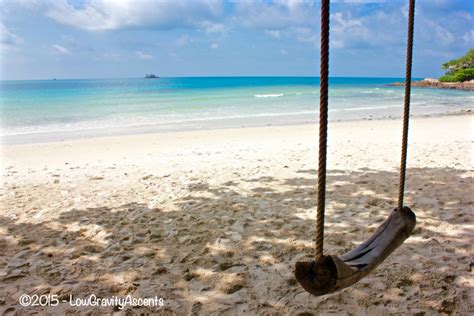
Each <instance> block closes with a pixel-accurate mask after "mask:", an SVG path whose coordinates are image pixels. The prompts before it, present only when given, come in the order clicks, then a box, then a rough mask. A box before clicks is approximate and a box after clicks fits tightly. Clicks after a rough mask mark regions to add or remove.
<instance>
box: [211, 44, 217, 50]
mask: <svg viewBox="0 0 474 316" xmlns="http://www.w3.org/2000/svg"><path fill="white" fill-rule="evenodd" d="M211 48H212V49H217V48H219V44H217V43H212V44H211Z"/></svg>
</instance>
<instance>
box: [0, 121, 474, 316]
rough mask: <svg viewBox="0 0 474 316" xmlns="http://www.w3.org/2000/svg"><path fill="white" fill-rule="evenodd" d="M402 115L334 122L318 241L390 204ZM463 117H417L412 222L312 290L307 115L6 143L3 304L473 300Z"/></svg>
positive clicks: (473, 236) (378, 310) (312, 198)
mask: <svg viewBox="0 0 474 316" xmlns="http://www.w3.org/2000/svg"><path fill="white" fill-rule="evenodd" d="M400 130H401V122H400V121H370V122H369V121H361V122H344V123H333V124H331V125H330V127H329V135H330V139H329V152H328V155H329V158H328V159H329V160H328V167H329V169H330V170H329V172H328V194H327V212H326V213H327V216H326V223H327V225H326V239H325V250H326V251H327V252H329V253H332V254H341V253H342V252H344V251H346V250H349V249H351V248H353V247H354V246H355V245H357V244H358V243H360V242H361V241H363V240H364V239H366V238H367V237H368V236H369V235H370V234H371V233H372V232H373V231H374V230H375V228H376V227H377V226H378V225H379V224H380V223H381V222H382V221H383V220H384V219H385V217H386V216H387V215H388V213H389V211H390V210H391V209H393V208H394V207H395V206H396V196H397V186H398V173H397V172H398V167H399V156H400ZM472 140H473V116H449V117H440V118H429V119H413V120H412V122H411V127H410V147H409V151H408V153H409V169H408V175H407V176H408V178H407V188H406V191H407V192H406V204H407V205H409V206H411V207H412V209H413V210H414V211H415V213H416V214H417V219H418V224H417V228H416V229H415V232H414V235H413V236H412V237H411V238H409V239H408V240H407V241H406V242H405V243H404V244H403V245H402V246H401V247H400V248H399V249H397V250H396V252H395V253H394V254H392V255H391V256H390V257H389V258H388V260H386V261H385V262H384V263H383V264H382V265H381V266H380V267H379V268H378V269H377V270H376V271H375V272H374V273H373V274H371V275H370V276H369V277H367V278H365V279H363V280H362V281H360V282H359V283H357V284H356V285H355V286H353V287H351V288H348V289H346V290H343V291H341V292H339V293H336V294H332V295H327V296H324V297H317V298H316V297H312V296H311V295H309V294H307V293H306V292H305V291H304V290H303V289H302V288H301V287H300V286H299V285H298V284H297V283H296V282H295V280H294V277H293V274H292V271H293V267H294V264H295V262H296V261H298V260H299V259H302V258H304V257H308V258H309V257H311V254H312V252H313V250H314V248H313V246H314V245H313V242H312V239H313V236H314V230H315V227H314V226H315V225H314V224H315V220H314V219H315V210H316V208H315V206H316V195H315V193H316V181H317V179H316V170H315V169H316V167H317V148H316V147H317V126H309V125H305V126H286V127H265V128H246V129H228V130H213V131H202V132H182V133H169V134H152V135H135V136H126V137H111V138H97V139H86V140H77V141H67V142H57V143H45V144H28V145H9V146H3V148H2V157H3V160H2V163H3V174H4V176H3V187H2V189H1V205H0V206H1V208H0V250H1V251H0V314H1V315H3V313H5V312H6V313H14V312H20V313H26V312H33V311H35V312H40V311H47V312H49V313H54V314H60V313H64V312H76V313H77V312H80V313H86V312H88V311H92V312H95V313H97V314H102V313H110V312H112V310H113V309H112V308H110V307H108V308H94V307H70V306H69V304H68V303H60V304H59V306H56V307H35V308H32V307H29V308H28V307H21V306H20V305H19V304H18V298H19V297H20V295H21V294H23V293H28V294H57V295H59V296H60V298H61V299H62V298H64V299H68V298H69V295H70V294H72V295H73V296H74V297H86V296H88V295H90V294H92V293H94V294H96V295H97V296H100V297H104V298H107V297H112V296H114V295H115V296H122V297H123V296H126V295H127V294H131V295H133V296H135V297H154V296H155V295H158V296H161V297H163V298H164V299H165V306H164V307H163V308H161V309H154V308H150V307H142V308H131V307H126V308H125V309H124V311H127V310H128V311H133V312H136V313H138V312H157V311H161V312H166V314H169V313H171V314H172V313H176V314H188V313H189V314H190V313H198V314H203V315H208V314H210V313H217V314H229V315H233V314H239V315H240V314H242V313H248V314H256V313H258V314H265V313H268V314H272V313H277V314H298V313H303V312H307V313H315V314H318V313H323V314H324V313H337V314H367V315H381V314H392V313H401V314H417V315H423V313H426V314H430V315H431V314H443V313H447V314H451V313H460V314H468V313H469V312H472V311H473V309H474V306H473V305H474V304H473V299H474V293H473V291H474V290H473V289H474V277H473V275H472V262H473V258H472V253H473V251H472V250H473V249H472V244H473V243H474V221H473V220H474V212H473V200H474V199H473V196H474V194H473V181H472V180H473V178H472V176H473V173H472V169H473V157H474V155H473V146H472Z"/></svg>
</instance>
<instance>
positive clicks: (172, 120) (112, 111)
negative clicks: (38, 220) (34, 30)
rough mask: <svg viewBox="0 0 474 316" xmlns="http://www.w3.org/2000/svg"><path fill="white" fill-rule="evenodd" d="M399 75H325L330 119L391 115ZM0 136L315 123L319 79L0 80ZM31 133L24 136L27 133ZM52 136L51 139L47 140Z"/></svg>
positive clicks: (396, 105) (443, 101)
mask: <svg viewBox="0 0 474 316" xmlns="http://www.w3.org/2000/svg"><path fill="white" fill-rule="evenodd" d="M395 81H403V79H402V78H331V80H330V112H329V119H330V120H347V119H361V118H367V117H374V118H377V117H388V116H393V117H397V116H400V114H401V106H402V104H403V87H393V86H388V85H387V84H389V83H391V82H395ZM0 92H1V93H0V104H1V123H2V128H1V135H2V139H3V140H5V139H6V141H7V142H11V141H13V142H14V141H15V139H16V138H21V137H23V138H25V137H30V138H31V137H33V138H34V136H35V135H36V136H38V135H40V134H44V135H49V136H48V137H51V136H52V135H56V137H59V138H63V137H67V136H68V135H69V134H70V135H72V134H74V133H75V134H76V135H83V136H94V135H106V134H109V133H112V134H113V133H115V132H117V133H127V132H130V133H139V132H141V131H160V130H183V129H200V128H213V127H237V126H254V125H268V124H293V123H307V122H315V121H316V118H317V113H318V102H319V79H318V78H313V77H214V78H213V77H205V78H160V79H91V80H86V79H82V80H35V81H1V82H0ZM473 104H474V99H473V93H472V92H466V91H456V90H440V89H416V88H414V89H413V91H412V113H413V114H414V115H424V114H435V113H444V112H449V111H458V110H461V109H467V108H472V106H473ZM28 135H29V136H28ZM53 138H54V137H53Z"/></svg>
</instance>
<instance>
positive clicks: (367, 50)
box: [0, 0, 474, 79]
mask: <svg viewBox="0 0 474 316" xmlns="http://www.w3.org/2000/svg"><path fill="white" fill-rule="evenodd" d="M406 3H407V1H397V0H391V1H363V0H358V1H355V0H353V1H332V8H331V9H332V12H331V55H330V75H331V76H375V77H377V76H385V77H402V76H403V72H404V69H405V65H404V62H405V39H406V13H407V4H406ZM319 7H320V4H319V2H313V1H298V0H275V1H263V0H253V1H245V0H241V1H217V0H202V1H201V0H186V1H184V0H168V1H165V0H161V1H148V0H134V1H130V0H76V1H73V0H70V1H66V0H16V1H14V0H0V53H1V70H0V74H1V79H42V78H45V79H49V78H53V77H54V78H111V77H141V76H143V75H144V74H145V73H150V72H151V73H155V74H157V75H160V76H245V75H251V76H254V75H269V76H274V75H283V76H285V75H289V76H300V75H302V76H312V75H318V72H319V61H318V58H319ZM473 19H474V1H471V0H464V1H456V0H418V1H417V7H416V19H415V45H414V49H415V52H414V68H413V75H414V77H437V76H439V75H441V74H442V70H441V69H440V65H441V64H442V63H443V62H445V61H447V60H449V59H452V58H455V57H459V56H461V55H463V54H465V53H466V52H467V50H468V49H469V48H471V47H473V46H474V27H473V25H474V20H473Z"/></svg>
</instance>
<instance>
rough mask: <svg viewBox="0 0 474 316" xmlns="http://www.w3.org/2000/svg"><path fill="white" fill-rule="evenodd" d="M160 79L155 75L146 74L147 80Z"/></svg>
mask: <svg viewBox="0 0 474 316" xmlns="http://www.w3.org/2000/svg"><path fill="white" fill-rule="evenodd" d="M159 78H160V77H158V76H156V75H154V74H146V75H145V79H159Z"/></svg>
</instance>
